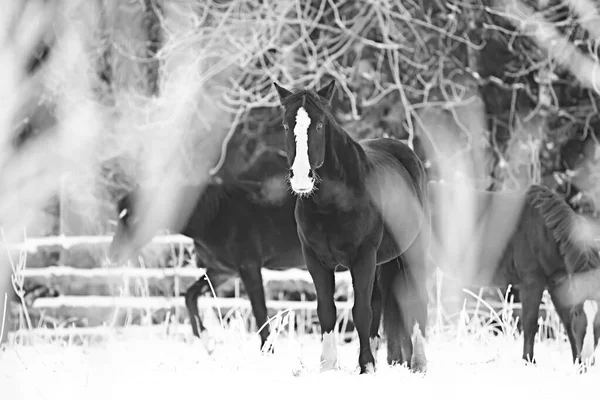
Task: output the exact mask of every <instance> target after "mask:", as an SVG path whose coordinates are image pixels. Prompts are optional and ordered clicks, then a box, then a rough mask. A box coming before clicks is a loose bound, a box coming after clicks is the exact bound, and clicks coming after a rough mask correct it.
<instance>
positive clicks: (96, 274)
mask: <svg viewBox="0 0 600 400" xmlns="http://www.w3.org/2000/svg"><path fill="white" fill-rule="evenodd" d="M22 274H23V276H24V277H25V278H52V277H56V276H72V277H76V278H83V279H97V278H112V277H122V278H155V279H160V278H167V277H185V278H201V277H202V276H204V274H205V270H204V268H138V267H115V268H92V269H82V268H75V267H70V266H50V267H46V268H32V269H25V270H24V271H23V272H22ZM262 276H263V282H264V283H268V282H281V281H291V280H293V281H301V282H304V283H308V284H312V278H311V277H310V274H309V273H308V271H306V270H304V269H301V268H300V267H292V268H290V269H288V270H285V271H275V270H268V269H264V270H263V271H262ZM335 279H336V282H341V283H346V284H348V285H349V284H350V282H351V280H350V273H349V272H348V271H341V272H337V273H336V275H335Z"/></svg>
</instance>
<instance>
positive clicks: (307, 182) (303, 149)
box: [290, 107, 315, 195]
mask: <svg viewBox="0 0 600 400" xmlns="http://www.w3.org/2000/svg"><path fill="white" fill-rule="evenodd" d="M310 122H311V121H310V117H309V116H308V113H307V112H306V110H305V109H304V107H300V108H299V109H298V112H297V113H296V125H295V126H294V137H295V139H296V156H295V157H294V162H293V163H292V177H291V178H290V185H291V186H292V190H293V191H294V192H296V193H298V194H300V195H308V194H310V193H311V192H312V191H313V189H314V187H315V180H314V179H313V178H312V177H311V176H310V175H309V174H310V161H309V159H308V127H309V126H310Z"/></svg>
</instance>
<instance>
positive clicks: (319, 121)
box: [273, 81, 335, 196]
mask: <svg viewBox="0 0 600 400" xmlns="http://www.w3.org/2000/svg"><path fill="white" fill-rule="evenodd" d="M273 84H274V85H275V88H276V89H277V93H278V94H279V99H280V101H281V105H282V107H283V129H284V130H285V135H286V139H285V143H286V153H287V160H288V167H289V168H290V171H289V180H290V185H291V187H292V190H293V191H294V193H296V194H297V195H300V196H308V195H310V194H311V193H312V192H313V191H314V190H315V185H316V183H317V179H316V177H317V174H316V172H317V170H318V169H319V168H320V167H321V166H322V165H323V162H324V161H325V144H326V137H327V135H326V132H328V129H329V127H328V124H330V123H331V121H332V119H331V117H330V116H331V114H330V111H329V109H330V107H331V99H332V98H333V93H334V91H335V81H331V82H330V83H329V84H327V85H326V86H325V87H323V88H321V89H320V90H319V91H317V92H316V93H315V92H313V91H311V90H301V91H297V92H296V93H292V92H291V91H289V90H287V89H285V88H283V87H281V86H279V85H278V84H277V83H276V82H273Z"/></svg>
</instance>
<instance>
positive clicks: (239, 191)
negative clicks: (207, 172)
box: [196, 179, 260, 217]
mask: <svg viewBox="0 0 600 400" xmlns="http://www.w3.org/2000/svg"><path fill="white" fill-rule="evenodd" d="M254 184H256V186H257V188H259V187H260V186H259V185H260V183H258V182H250V181H244V180H237V179H232V180H227V181H223V182H222V183H219V184H217V183H210V184H208V185H207V186H206V188H205V189H204V190H203V191H202V193H201V194H200V196H199V197H198V201H197V202H196V207H201V211H202V215H203V216H205V217H206V216H210V217H214V216H215V215H216V214H217V213H218V212H219V210H220V209H221V207H223V206H224V205H226V204H227V203H228V202H230V201H232V200H234V199H237V198H239V197H240V196H244V197H246V196H248V195H249V194H250V193H251V192H252V190H251V189H250V188H249V186H250V185H254ZM257 190H258V189H257Z"/></svg>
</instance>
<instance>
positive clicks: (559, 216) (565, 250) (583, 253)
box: [527, 185, 600, 274]
mask: <svg viewBox="0 0 600 400" xmlns="http://www.w3.org/2000/svg"><path fill="white" fill-rule="evenodd" d="M527 201H528V203H529V204H530V205H531V206H532V207H534V208H535V209H537V210H538V211H539V213H540V215H541V217H542V219H543V220H544V223H545V225H546V227H547V228H548V229H549V230H550V232H552V235H553V236H554V240H556V243H557V244H558V249H559V251H560V254H561V255H562V256H563V257H564V260H565V264H566V267H567V270H568V273H569V274H573V273H579V272H585V271H589V270H592V269H597V268H598V267H599V266H600V255H599V254H598V250H597V249H596V246H595V245H594V244H593V241H588V240H578V239H577V238H575V237H574V235H573V233H574V232H575V231H577V230H579V229H580V227H578V224H579V221H580V219H581V216H579V215H577V214H576V213H575V211H573V210H572V209H571V208H570V207H569V206H568V205H567V204H566V203H565V202H564V201H563V199H561V198H560V197H559V196H558V195H557V194H556V193H554V192H553V191H552V190H550V189H548V188H546V187H544V186H540V185H533V186H531V187H529V189H528V190H527Z"/></svg>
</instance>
